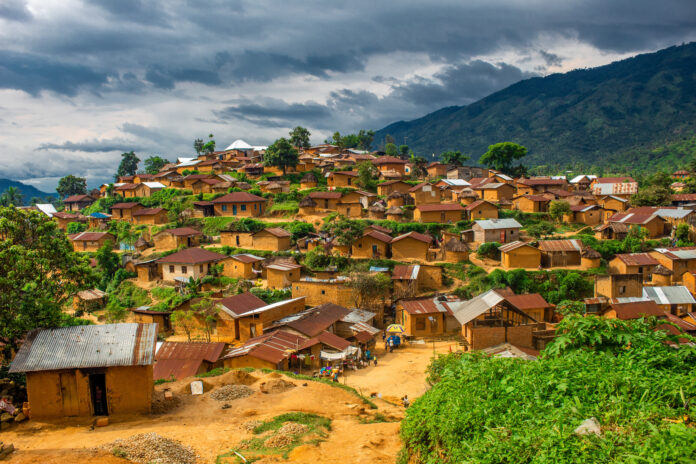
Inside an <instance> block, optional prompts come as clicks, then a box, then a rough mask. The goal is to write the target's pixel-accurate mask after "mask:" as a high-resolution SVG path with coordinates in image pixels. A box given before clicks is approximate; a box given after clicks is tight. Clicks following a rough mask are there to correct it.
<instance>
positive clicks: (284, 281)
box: [266, 263, 302, 289]
mask: <svg viewBox="0 0 696 464" xmlns="http://www.w3.org/2000/svg"><path fill="white" fill-rule="evenodd" d="M301 270H302V266H301V265H300V264H294V263H275V264H269V265H268V266H266V282H267V284H268V288H273V289H281V288H288V287H290V286H291V285H292V283H293V282H295V281H298V280H300V271H301Z"/></svg>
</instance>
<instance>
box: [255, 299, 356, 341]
mask: <svg viewBox="0 0 696 464" xmlns="http://www.w3.org/2000/svg"><path fill="white" fill-rule="evenodd" d="M350 313H351V310H350V309H348V308H345V307H343V306H341V305H338V304H335V303H323V304H321V305H319V306H315V307H313V308H310V309H305V310H304V311H302V312H299V313H296V314H292V315H290V316H286V317H284V318H282V319H278V320H277V321H275V322H274V323H273V324H272V325H271V326H270V327H269V329H268V331H273V330H276V329H281V330H284V331H288V332H290V333H296V334H297V335H301V336H303V337H307V338H312V337H317V336H319V335H320V334H322V333H323V332H329V333H331V334H335V333H336V327H337V326H338V324H339V322H340V320H341V319H343V318H344V317H345V316H347V315H348V314H350Z"/></svg>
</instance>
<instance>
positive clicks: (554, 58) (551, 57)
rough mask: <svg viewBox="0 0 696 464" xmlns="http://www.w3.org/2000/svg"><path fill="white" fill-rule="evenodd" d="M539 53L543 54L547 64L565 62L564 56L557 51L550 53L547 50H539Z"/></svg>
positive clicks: (555, 64)
mask: <svg viewBox="0 0 696 464" xmlns="http://www.w3.org/2000/svg"><path fill="white" fill-rule="evenodd" d="M539 55H541V57H542V58H543V59H544V62H545V63H546V66H560V65H561V64H563V58H561V57H560V56H558V55H556V54H555V53H550V52H547V51H546V50H539Z"/></svg>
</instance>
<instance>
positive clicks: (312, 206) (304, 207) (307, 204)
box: [297, 197, 317, 215]
mask: <svg viewBox="0 0 696 464" xmlns="http://www.w3.org/2000/svg"><path fill="white" fill-rule="evenodd" d="M297 206H299V208H300V214H306V215H308V214H315V213H316V211H317V202H316V201H314V200H313V199H312V198H310V197H304V198H303V199H302V201H300V202H299V203H298V205H297Z"/></svg>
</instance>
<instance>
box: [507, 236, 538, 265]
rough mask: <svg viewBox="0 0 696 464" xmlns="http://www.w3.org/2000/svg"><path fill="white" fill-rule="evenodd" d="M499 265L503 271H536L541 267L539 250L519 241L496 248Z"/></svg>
mask: <svg viewBox="0 0 696 464" xmlns="http://www.w3.org/2000/svg"><path fill="white" fill-rule="evenodd" d="M498 250H500V264H501V265H502V266H503V267H504V268H505V269H538V268H539V267H540V266H541V250H539V249H538V248H535V247H533V246H531V245H530V244H528V243H525V242H520V241H519V240H517V241H515V242H512V243H507V244H505V245H502V246H500V247H499V248H498Z"/></svg>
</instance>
